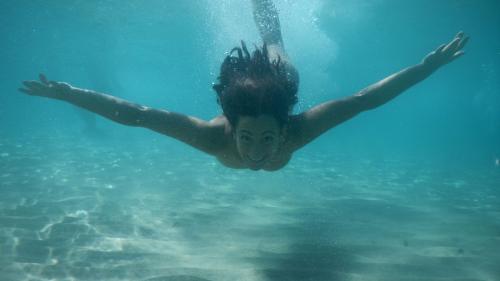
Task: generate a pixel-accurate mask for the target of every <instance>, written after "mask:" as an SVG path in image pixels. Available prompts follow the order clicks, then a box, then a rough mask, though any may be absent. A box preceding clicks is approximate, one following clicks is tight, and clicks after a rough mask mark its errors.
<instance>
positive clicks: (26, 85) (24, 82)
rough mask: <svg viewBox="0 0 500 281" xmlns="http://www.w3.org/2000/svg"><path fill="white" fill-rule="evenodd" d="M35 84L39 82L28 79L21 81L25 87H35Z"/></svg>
mask: <svg viewBox="0 0 500 281" xmlns="http://www.w3.org/2000/svg"><path fill="white" fill-rule="evenodd" d="M37 84H40V82H38V81H33V80H30V81H23V85H24V86H25V87H26V88H33V87H36V86H37Z"/></svg>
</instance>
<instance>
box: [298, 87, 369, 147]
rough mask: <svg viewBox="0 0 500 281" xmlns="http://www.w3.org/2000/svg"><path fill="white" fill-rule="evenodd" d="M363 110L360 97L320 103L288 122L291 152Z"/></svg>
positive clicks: (355, 96) (354, 96)
mask: <svg viewBox="0 0 500 281" xmlns="http://www.w3.org/2000/svg"><path fill="white" fill-rule="evenodd" d="M363 110H364V106H363V104H362V102H361V99H360V95H353V96H350V97H346V98H343V99H339V100H332V101H327V102H324V103H321V104H319V105H317V106H315V107H313V108H311V109H309V110H308V111H305V112H303V113H301V114H298V115H294V116H293V117H292V119H291V120H290V121H291V122H290V128H289V133H290V138H291V141H292V145H293V146H294V149H293V150H297V149H299V148H301V147H303V146H304V145H306V144H308V143H309V142H311V141H312V140H314V139H315V138H317V137H318V136H320V135H321V134H323V133H324V132H326V131H328V130H329V129H331V128H333V127H335V126H337V125H339V124H341V123H342V122H344V121H347V120H349V119H351V118H352V117H354V116H356V115H357V114H358V113H360V112H362V111H363Z"/></svg>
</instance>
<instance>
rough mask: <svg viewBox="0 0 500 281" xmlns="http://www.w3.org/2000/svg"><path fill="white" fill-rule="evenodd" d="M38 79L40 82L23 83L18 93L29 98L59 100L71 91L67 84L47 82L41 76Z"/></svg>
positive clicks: (45, 78)
mask: <svg viewBox="0 0 500 281" xmlns="http://www.w3.org/2000/svg"><path fill="white" fill-rule="evenodd" d="M39 77H40V81H34V80H31V81H23V86H24V87H23V88H19V91H21V92H23V93H25V94H28V95H30V96H39V97H46V98H53V99H61V98H62V97H63V96H64V95H65V94H67V93H69V92H70V91H71V90H72V89H73V87H72V86H71V85H69V84H68V83H65V82H55V81H49V80H47V77H45V75H43V74H40V75H39Z"/></svg>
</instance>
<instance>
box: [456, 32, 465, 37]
mask: <svg viewBox="0 0 500 281" xmlns="http://www.w3.org/2000/svg"><path fill="white" fill-rule="evenodd" d="M462 37H464V32H463V31H460V32H458V33H457V35H455V38H460V39H461V38H462Z"/></svg>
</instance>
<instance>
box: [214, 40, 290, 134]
mask: <svg viewBox="0 0 500 281" xmlns="http://www.w3.org/2000/svg"><path fill="white" fill-rule="evenodd" d="M235 52H236V53H237V55H238V56H233V53H235ZM218 81H219V83H218V84H214V86H213V89H214V90H215V91H216V92H217V103H218V104H220V105H221V107H222V111H223V113H224V115H225V116H226V118H227V119H228V121H229V123H230V124H231V126H233V127H234V126H235V125H236V124H237V122H238V117H240V116H252V117H257V116H259V115H261V114H269V115H272V116H274V117H275V118H276V120H277V121H278V123H279V125H280V127H281V126H283V125H284V124H286V123H287V122H288V118H289V115H290V113H291V111H292V109H293V106H294V105H295V104H296V103H297V83H296V82H294V81H291V79H290V78H289V74H288V73H287V70H286V67H285V64H284V63H283V62H282V61H281V58H280V57H278V59H277V60H273V61H270V60H269V53H268V50H267V45H266V44H264V45H263V47H262V48H258V47H256V49H255V51H254V52H253V54H252V55H250V53H249V52H248V49H247V47H246V45H245V42H243V41H241V48H240V47H235V48H233V49H232V50H231V52H230V53H229V55H228V56H227V57H226V58H225V59H224V62H222V65H221V70H220V75H219V77H218Z"/></svg>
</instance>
